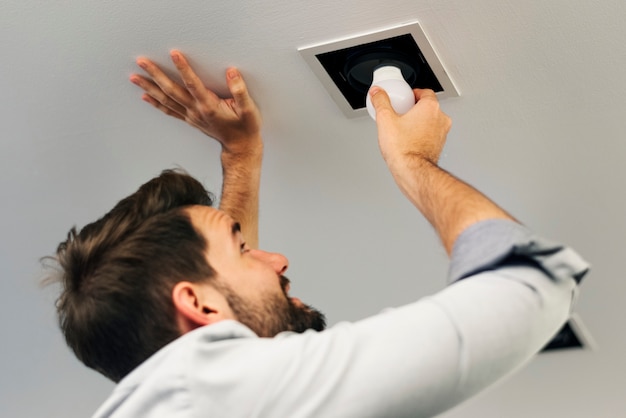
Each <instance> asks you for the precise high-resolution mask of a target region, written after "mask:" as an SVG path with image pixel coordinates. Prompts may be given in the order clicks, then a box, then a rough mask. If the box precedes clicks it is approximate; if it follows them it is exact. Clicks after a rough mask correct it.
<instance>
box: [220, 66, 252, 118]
mask: <svg viewBox="0 0 626 418" xmlns="http://www.w3.org/2000/svg"><path fill="white" fill-rule="evenodd" d="M226 82H227V83H228V90H229V91H230V94H231V95H232V96H233V99H234V100H235V104H236V105H237V107H238V108H239V109H242V110H246V109H249V108H251V107H252V106H253V102H252V98H251V97H250V94H249V93H248V88H247V87H246V83H245V81H244V80H243V77H241V74H240V73H239V71H238V70H237V69H236V68H229V69H228V70H227V71H226Z"/></svg>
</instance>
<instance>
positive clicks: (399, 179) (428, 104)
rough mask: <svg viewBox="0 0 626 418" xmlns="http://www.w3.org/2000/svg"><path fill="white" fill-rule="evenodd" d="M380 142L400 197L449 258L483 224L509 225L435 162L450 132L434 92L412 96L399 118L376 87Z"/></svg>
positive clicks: (505, 216)
mask: <svg viewBox="0 0 626 418" xmlns="http://www.w3.org/2000/svg"><path fill="white" fill-rule="evenodd" d="M370 94H371V98H372V103H373V105H374V107H375V108H376V115H377V117H376V123H377V125H378V142H379V145H380V149H381V152H382V155H383V157H384V159H385V162H386V163H387V165H388V166H389V169H390V171H391V174H392V175H393V177H394V179H395V181H396V183H397V184H398V186H399V187H400V190H402V192H403V193H404V195H405V196H406V197H407V198H408V199H409V200H410V201H411V202H412V203H413V204H414V205H415V206H416V207H417V208H418V209H419V210H420V212H422V214H423V215H424V216H425V217H426V219H428V221H429V222H430V223H431V224H432V226H433V227H434V228H435V230H436V231H437V233H438V234H439V237H440V238H441V241H442V243H443V245H444V247H445V249H446V251H447V252H448V254H451V252H452V247H453V245H454V242H455V241H456V239H457V237H458V236H459V235H460V234H461V232H462V231H463V230H465V229H466V228H467V227H469V226H471V225H472V224H474V223H476V222H479V221H482V220H486V219H510V220H514V219H513V218H512V217H511V216H510V215H509V214H508V213H506V212H505V211H504V210H503V209H501V208H500V207H499V206H498V205H496V204H495V203H494V202H492V201H491V200H489V199H488V198H487V197H486V196H484V195H483V194H482V193H480V192H479V191H478V190H476V189H474V188H473V187H471V186H470V185H468V184H467V183H465V182H463V181H461V180H459V179H457V178H456V177H454V176H452V175H451V174H449V173H448V172H446V171H445V170H443V169H441V168H440V167H439V166H438V165H437V162H438V161H439V155H440V154H441V150H442V149H443V146H444V144H445V141H446V136H447V134H448V131H449V130H450V127H451V120H450V118H449V117H448V116H447V115H446V114H445V113H443V112H442V111H441V109H440V108H439V102H438V100H437V96H436V95H435V93H434V92H433V91H432V90H420V89H416V90H415V99H416V100H417V104H416V105H415V106H414V107H413V108H412V109H411V110H410V111H409V112H408V113H406V114H404V115H402V116H399V115H397V114H396V113H395V112H394V111H393V108H392V107H391V104H390V102H389V98H388V96H387V93H385V91H384V90H382V89H380V88H377V87H374V88H373V89H372V90H371V91H370Z"/></svg>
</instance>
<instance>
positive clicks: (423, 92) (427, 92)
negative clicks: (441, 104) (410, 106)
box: [413, 89, 439, 102]
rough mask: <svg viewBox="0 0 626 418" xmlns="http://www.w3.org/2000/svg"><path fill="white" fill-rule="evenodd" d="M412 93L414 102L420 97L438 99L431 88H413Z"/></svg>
mask: <svg viewBox="0 0 626 418" xmlns="http://www.w3.org/2000/svg"><path fill="white" fill-rule="evenodd" d="M413 93H414V94H415V101H416V102H417V101H419V100H421V99H435V101H439V99H438V98H437V94H435V92H434V91H433V90H431V89H413Z"/></svg>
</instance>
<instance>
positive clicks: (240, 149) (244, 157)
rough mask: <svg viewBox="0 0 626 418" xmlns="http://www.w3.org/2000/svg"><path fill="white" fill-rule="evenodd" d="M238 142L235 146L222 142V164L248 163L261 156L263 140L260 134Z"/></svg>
mask: <svg viewBox="0 0 626 418" xmlns="http://www.w3.org/2000/svg"><path fill="white" fill-rule="evenodd" d="M240 142H241V144H238V145H237V146H233V145H228V146H227V145H224V144H222V153H221V159H222V164H225V163H228V164H232V163H239V162H241V163H250V162H254V161H256V160H260V159H261V158H262V157H263V140H262V139H261V136H260V135H258V136H255V137H251V138H246V139H245V140H242V141H240Z"/></svg>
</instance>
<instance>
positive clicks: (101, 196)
mask: <svg viewBox="0 0 626 418" xmlns="http://www.w3.org/2000/svg"><path fill="white" fill-rule="evenodd" d="M624 16H626V3H625V2H623V1H621V0H604V1H580V0H579V1H572V0H552V1H544V0H528V1H525V2H519V1H513V0H499V1H496V0H491V1H488V0H477V1H472V2H468V1H465V0H439V1H434V0H388V1H385V2H382V1H374V0H366V1H355V0H344V1H341V2H339V1H334V0H333V1H330V0H320V1H316V2H311V1H303V0H273V1H254V2H253V1H245V0H231V1H229V2H217V1H212V2H211V1H201V0H188V1H184V2H174V1H161V0H137V1H132V2H124V1H99V2H86V1H79V0H64V1H56V2H51V1H48V2H46V1H41V0H40V1H36V0H21V1H19V2H2V3H0V39H1V41H0V42H1V50H0V51H1V52H2V59H1V60H0V71H1V72H0V74H1V75H2V77H1V78H0V91H1V92H2V95H3V97H4V99H3V100H2V105H1V106H2V111H1V112H0V118H1V119H0V121H1V126H2V127H3V138H2V141H1V143H0V147H1V148H0V149H1V152H0V159H1V160H0V162H1V163H0V184H1V189H0V190H1V191H2V196H3V204H2V209H1V210H2V212H1V214H2V216H0V231H1V232H2V233H1V237H2V238H1V241H0V257H1V258H0V268H1V269H2V270H1V272H2V278H3V280H2V281H1V282H0V290H1V292H2V298H3V303H2V307H1V308H0V309H1V311H0V317H1V318H2V319H1V321H2V329H3V331H4V335H5V337H4V338H3V343H2V346H1V348H0V358H2V360H1V362H2V364H1V367H2V368H1V370H2V373H0V415H1V416H6V417H9V416H11V417H13V416H16V417H17V416H20V417H22V416H23V417H38V416H41V417H43V416H46V417H49V416H55V417H56V416H58V417H61V416H62V417H70V418H71V417H83V416H87V415H89V414H90V413H91V412H93V410H94V409H95V408H96V407H97V406H98V405H99V403H100V402H101V401H102V400H103V399H104V398H105V397H106V396H107V395H108V393H109V391H110V390H111V388H112V385H111V384H110V383H109V382H107V381H106V380H105V379H104V378H101V377H99V376H98V375H97V374H96V373H94V372H91V371H89V370H87V369H85V368H84V367H83V366H81V365H80V364H79V363H78V362H77V361H76V360H74V358H73V357H72V355H71V354H70V353H69V351H68V349H67V348H66V347H65V345H64V342H63V340H62V338H61V336H60V332H59V331H58V330H57V327H56V322H55V318H54V310H53V302H54V299H55V296H56V289H55V288H46V289H43V290H42V289H41V288H39V287H38V280H39V279H40V278H41V270H40V268H39V264H38V258H39V257H41V256H43V255H48V254H51V253H52V252H53V251H54V249H55V248H56V245H57V243H58V242H59V241H61V240H62V239H63V238H64V235H65V234H66V233H67V231H68V229H69V228H70V227H71V226H72V225H78V226H79V227H80V226H83V225H84V224H85V223H87V222H90V221H92V220H95V219H96V218H97V217H99V216H101V215H102V214H104V212H106V211H107V210H108V209H110V208H111V207H112V205H113V204H114V203H115V202H117V200H119V199H120V198H122V197H124V196H125V195H127V194H129V193H130V192H132V191H134V190H135V189H136V188H137V187H138V186H139V185H140V184H141V183H143V182H145V181H147V180H148V179H149V178H151V177H153V176H155V175H157V174H158V173H159V172H160V170H162V169H163V168H171V167H174V166H182V167H184V168H186V169H187V170H188V171H189V172H191V173H192V174H193V175H195V176H197V177H198V178H200V179H201V180H202V181H204V182H205V184H206V185H207V187H209V188H211V189H213V190H215V191H216V192H217V191H219V186H220V177H219V175H220V168H219V159H218V152H219V149H218V147H217V146H216V145H215V144H214V143H212V141H211V140H210V139H208V138H204V137H202V135H200V134H199V133H196V132H194V131H193V130H192V129H191V128H188V127H187V126H185V125H184V124H182V123H180V122H179V121H177V120H174V119H168V118H166V117H164V116H163V115H161V114H159V113H158V112H156V111H155V110H154V109H152V108H151V107H150V106H148V105H147V104H145V103H143V102H141V100H140V92H139V90H138V89H137V88H136V87H135V86H133V85H132V84H130V83H129V82H128V76H129V75H130V74H131V73H132V72H134V71H136V69H135V66H134V59H135V57H137V56H139V55H146V56H148V57H152V58H153V59H155V60H156V61H157V62H159V63H162V64H163V65H164V66H166V67H167V68H170V69H172V68H173V67H172V66H171V65H170V64H169V62H168V51H169V49H171V48H174V47H175V48H180V49H181V50H183V51H184V52H186V53H187V54H188V55H189V56H190V57H191V60H192V63H193V64H194V66H195V67H196V68H197V69H198V71H199V72H200V73H201V75H202V77H203V79H204V80H205V81H206V83H207V84H208V85H209V86H211V87H213V88H216V89H218V90H220V91H224V83H223V78H224V77H223V73H224V69H225V68H226V67H227V66H229V65H236V66H238V67H239V68H240V69H241V71H242V72H243V73H244V75H245V77H246V79H247V81H248V84H249V87H250V90H251V91H252V93H253V95H254V97H255V98H256V100H257V102H258V104H259V106H260V107H261V109H262V112H263V114H264V118H265V125H264V137H265V141H266V155H265V160H264V167H265V168H264V176H263V181H262V190H261V192H262V204H261V234H262V235H261V244H262V246H263V247H264V248H266V249H269V250H275V251H280V252H283V253H284V254H286V255H287V256H288V257H289V259H290V261H291V267H290V277H291V278H292V280H293V282H294V283H293V289H294V293H295V294H297V295H298V296H301V297H302V298H303V299H305V300H307V301H308V302H310V303H312V304H313V305H315V306H317V307H319V308H321V309H322V310H324V311H325V312H326V313H327V315H328V316H329V318H330V321H331V323H336V322H338V321H340V320H355V319H359V318H362V317H364V316H367V315H370V314H373V313H376V312H378V311H379V310H380V309H382V308H384V307H387V306H395V305H399V304H402V303H405V302H409V301H411V300H414V299H416V298H419V297H421V296H424V295H426V294H429V293H432V292H434V291H436V290H438V289H440V288H441V287H442V286H443V285H444V276H445V272H446V268H447V261H446V257H445V253H444V252H443V250H442V249H441V248H440V247H439V245H438V243H437V241H436V238H435V236H434V234H433V233H432V232H431V230H430V228H429V226H428V225H427V224H426V223H425V221H423V220H422V219H421V218H420V216H418V214H417V212H416V211H415V210H414V209H413V208H412V207H411V205H410V204H409V203H408V202H407V201H405V199H404V198H403V197H402V195H401V194H400V192H398V191H397V190H396V188H395V186H394V183H393V181H392V179H391V176H390V175H389V174H388V173H387V171H386V168H385V165H384V163H383V162H382V159H381V158H380V156H379V154H378V149H377V144H376V134H375V126H374V124H373V122H372V121H371V120H370V119H368V118H360V119H353V120H349V119H346V118H345V117H344V116H343V114H342V113H341V112H340V111H339V110H338V108H337V106H336V105H335V103H334V102H333V101H332V100H331V98H330V97H329V96H328V94H327V93H326V91H325V90H324V89H323V88H322V87H321V84H320V82H319V81H318V79H317V78H316V77H315V76H314V75H313V73H312V72H311V70H310V69H309V68H308V67H307V65H306V63H305V62H304V60H303V59H302V57H301V56H300V55H299V54H298V51H297V49H298V48H299V47H302V46H306V45H309V44H315V43H319V42H324V41H331V40H335V39H338V38H343V37H346V36H352V35H355V34H358V33H361V32H369V31H372V30H376V29H382V28H386V27H388V26H394V25H397V24H400V23H403V22H406V21H412V20H419V21H420V22H421V24H422V26H423V28H424V30H425V31H426V33H427V34H428V36H429V37H430V39H431V41H432V43H433V45H434V47H435V48H436V50H437V51H438V53H439V55H440V58H441V59H442V61H443V63H444V64H445V65H446V67H447V69H448V72H449V74H450V75H451V77H452V78H453V79H454V81H455V83H456V85H457V86H458V88H459V90H460V91H461V97H459V98H454V99H447V100H445V101H444V102H442V106H443V108H444V110H445V111H446V112H447V113H448V114H449V115H450V116H451V117H452V118H453V120H454V126H453V129H452V132H451V133H450V136H449V141H448V145H447V147H446V150H445V151H444V156H443V159H442V165H443V166H444V167H445V168H446V169H448V170H450V171H452V172H453V173H455V174H457V175H458V176H460V177H462V178H464V179H466V180H468V181H469V182H471V183H472V184H474V185H476V186H478V187H479V188H480V189H481V190H483V191H484V192H486V193H487V194H488V195H490V196H491V197H493V198H494V199H495V200H497V201H498V202H499V203H501V204H502V205H503V206H505V207H506V208H507V209H509V210H510V211H511V212H512V213H513V214H514V215H515V216H517V217H518V218H520V219H521V220H523V221H524V222H525V223H527V224H528V225H529V226H531V227H532V228H534V229H536V230H537V231H540V232H541V233H543V234H544V235H547V236H549V237H551V238H554V239H558V240H562V241H565V242H567V243H569V244H571V245H572V246H574V247H575V248H576V249H578V250H579V251H580V252H581V253H582V254H583V255H584V256H585V257H586V258H587V259H588V260H589V261H590V262H591V263H592V264H593V271H592V273H591V274H590V275H589V276H588V278H587V280H586V282H585V283H584V286H583V291H582V293H581V297H580V300H579V303H578V305H577V308H576V312H577V313H578V314H579V315H580V316H581V317H582V319H583V321H584V322H585V323H586V325H587V327H588V328H589V330H590V332H591V334H592V336H593V337H594V339H595V340H596V341H597V343H598V346H599V349H598V350H597V351H574V352H563V353H560V354H545V355H542V356H540V357H539V358H537V359H536V360H534V361H533V363H532V364H531V365H530V366H529V367H528V368H526V369H525V370H523V371H522V372H521V373H520V374H518V375H516V376H515V377H514V378H512V379H510V380H509V381H507V382H506V383H504V384H502V385H501V386H499V387H497V388H496V389H494V390H491V391H490V392H488V393H487V394H485V395H482V396H480V397H479V398H477V399H474V400H472V401H470V402H468V403H466V404H465V405H463V406H461V407H459V408H458V409H456V410H454V411H452V412H449V413H447V414H444V416H445V417H447V418H456V417H469V416H472V417H478V416H480V417H502V416H506V417H512V418H515V417H529V416H532V417H555V416H556V417H560V416H568V417H572V418H576V417H581V418H582V417H585V418H586V417H591V416H593V417H615V416H620V415H621V413H623V412H619V411H624V410H626V397H624V396H623V393H624V387H625V385H624V377H623V376H624V373H625V372H626V367H625V364H624V360H623V357H622V354H623V353H624V352H626V337H625V335H624V333H623V332H622V330H623V326H622V319H623V318H624V317H625V316H626V315H625V314H626V312H625V310H626V308H624V305H623V303H622V300H623V295H624V294H625V293H626V282H625V281H624V280H622V279H621V275H622V271H621V270H622V266H621V262H620V260H621V259H622V258H623V255H622V254H621V251H622V250H623V248H624V244H623V237H624V236H625V235H626V216H624V214H625V213H626V200H625V198H624V187H623V179H624V178H625V177H626V164H625V162H626V152H625V151H626V145H625V144H624V141H623V136H624V135H623V132H624V125H625V115H626V101H624V99H623V98H624V96H625V94H626V78H625V77H624V76H623V74H624V64H625V63H626V52H625V48H624V46H623V43H624V39H625V38H626V36H625V35H626V29H625V28H626V27H625V26H624V24H623V17H624Z"/></svg>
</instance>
